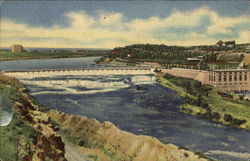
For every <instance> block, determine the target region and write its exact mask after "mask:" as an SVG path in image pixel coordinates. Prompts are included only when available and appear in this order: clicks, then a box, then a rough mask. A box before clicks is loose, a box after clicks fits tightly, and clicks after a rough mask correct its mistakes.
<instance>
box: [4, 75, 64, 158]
mask: <svg viewBox="0 0 250 161" xmlns="http://www.w3.org/2000/svg"><path fill="white" fill-rule="evenodd" d="M3 95H4V96H5V97H7V98H8V99H10V101H11V102H12V107H13V110H14V116H13V119H12V121H11V122H10V124H9V125H7V126H0V136H1V139H0V149H1V150H0V158H1V159H2V160H4V161H14V160H19V161H33V160H35V161H45V160H58V161H64V160H66V158H65V157H64V155H65V148H64V143H63V141H62V138H61V136H59V135H58V134H57V133H56V131H55V127H54V126H52V125H51V124H50V123H49V122H48V120H49V119H48V116H47V115H46V113H43V112H41V111H40V110H39V109H40V107H39V106H37V105H35V104H34V103H33V100H32V99H31V98H30V96H29V95H28V94H27V89H26V88H24V87H23V85H22V84H21V83H20V82H19V81H18V80H16V79H12V78H9V77H6V76H4V75H2V74H0V96H3Z"/></svg>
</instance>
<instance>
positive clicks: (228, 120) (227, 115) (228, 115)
mask: <svg viewBox="0 0 250 161" xmlns="http://www.w3.org/2000/svg"><path fill="white" fill-rule="evenodd" d="M232 119H233V117H232V116H231V115H230V114H225V115H224V120H225V121H226V122H231V121H232Z"/></svg>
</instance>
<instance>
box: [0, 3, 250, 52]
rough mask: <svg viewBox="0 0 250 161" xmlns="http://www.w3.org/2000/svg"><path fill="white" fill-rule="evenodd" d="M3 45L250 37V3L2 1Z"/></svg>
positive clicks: (108, 44)
mask: <svg viewBox="0 0 250 161" xmlns="http://www.w3.org/2000/svg"><path fill="white" fill-rule="evenodd" d="M0 9H1V10H0V47H9V46H11V45H12V44H13V43H21V44H23V46H24V47H62V48H114V47H117V46H124V45H129V44H135V43H152V44H166V45H186V46H188V45H198V44H214V43H215V42H216V41H217V40H219V39H221V40H236V43H249V42H250V2H249V1H247V0H245V1H244V0H242V1H225V0H224V1H140V0H137V1H73V2H69V1H40V2H39V1H34V2H30V1H19V2H18V1H10V2H6V1H3V2H1V8H0Z"/></svg>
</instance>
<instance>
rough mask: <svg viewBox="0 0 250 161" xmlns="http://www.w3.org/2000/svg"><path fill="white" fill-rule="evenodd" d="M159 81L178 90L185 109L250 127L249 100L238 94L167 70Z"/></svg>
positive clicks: (215, 119) (192, 112)
mask: <svg viewBox="0 0 250 161" xmlns="http://www.w3.org/2000/svg"><path fill="white" fill-rule="evenodd" d="M158 82H159V83H160V84H161V85H163V86H165V87H168V88H170V89H173V90H175V91H177V92H178V94H179V95H180V96H181V97H182V99H183V100H182V106H181V110H182V111H184V112H186V113H190V114H193V115H199V116H201V117H204V118H206V119H210V120H214V121H218V122H221V123H224V124H229V125H232V126H235V127H240V128H244V129H247V130H249V131H250V108H249V107H250V102H249V101H247V100H242V99H241V98H240V97H239V96H238V95H236V94H234V93H229V94H228V93H224V92H222V91H219V90H218V89H216V88H214V87H212V86H208V85H202V84H201V83H200V82H199V81H196V80H192V79H187V78H181V77H175V76H172V75H168V74H166V75H160V76H159V77H158Z"/></svg>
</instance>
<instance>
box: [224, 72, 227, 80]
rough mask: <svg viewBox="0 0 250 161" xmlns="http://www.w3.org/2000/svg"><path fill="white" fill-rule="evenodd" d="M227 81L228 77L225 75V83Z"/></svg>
mask: <svg viewBox="0 0 250 161" xmlns="http://www.w3.org/2000/svg"><path fill="white" fill-rule="evenodd" d="M226 81H227V75H225V74H224V82H226Z"/></svg>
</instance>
